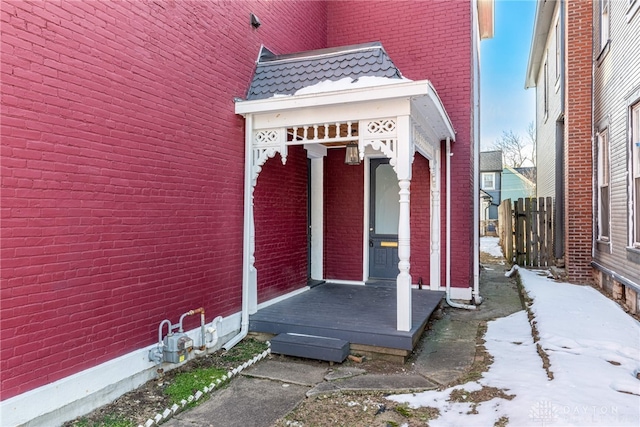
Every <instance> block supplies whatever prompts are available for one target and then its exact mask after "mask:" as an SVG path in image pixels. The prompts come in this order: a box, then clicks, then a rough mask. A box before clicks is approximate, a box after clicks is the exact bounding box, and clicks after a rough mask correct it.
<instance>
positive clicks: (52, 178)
mask: <svg viewBox="0 0 640 427" xmlns="http://www.w3.org/2000/svg"><path fill="white" fill-rule="evenodd" d="M250 12H254V13H256V14H257V15H258V16H259V17H260V19H261V20H262V21H263V26H262V27H261V28H260V30H259V31H256V30H255V29H253V28H252V27H251V25H250V23H249V13H250ZM326 18H327V9H326V3H324V2H314V1H310V2H304V1H299V2H298V1H297V2H262V1H246V2H232V3H225V5H224V7H220V4H219V2H214V1H210V2H205V1H201V2H169V1H167V2H154V1H121V2H98V1H82V2H80V1H66V0H65V1H61V2H25V1H12V2H5V1H3V2H2V4H1V15H0V20H1V22H0V24H1V27H0V32H1V36H2V37H1V39H2V68H1V71H0V72H1V84H2V88H1V92H2V128H1V132H2V134H1V135H2V147H1V150H2V152H1V155H2V165H1V177H0V178H1V181H2V195H1V197H2V200H1V206H2V207H1V211H0V215H1V220H2V231H1V233H2V235H1V238H2V254H1V255H2V272H1V275H2V277H1V280H2V289H1V291H0V292H1V295H0V297H1V298H2V307H1V309H0V316H1V317H2V326H1V328H2V331H1V332H2V349H1V350H0V359H1V362H0V372H1V375H2V388H1V390H0V391H1V393H2V398H3V399H7V398H9V397H12V396H15V395H17V394H20V393H24V392H26V391H28V390H30V389H33V388H35V387H38V386H42V385H44V384H47V383H51V382H53V381H56V380H58V379H61V378H64V377H66V376H69V375H71V374H74V373H76V372H79V371H82V370H84V369H87V368H89V367H91V366H95V365H97V364H100V363H102V362H105V361H108V360H111V359H113V358H115V357H117V356H120V355H123V354H126V353H129V352H131V351H133V350H135V349H139V348H141V347H143V346H146V345H149V344H152V343H153V342H155V341H156V337H157V326H158V323H159V322H160V321H161V320H162V319H165V318H167V319H171V320H172V321H176V320H177V319H178V317H179V316H180V314H181V313H183V312H185V311H187V310H189V309H193V308H197V307H199V306H204V307H205V308H206V310H207V321H210V320H211V319H212V318H213V317H214V316H216V315H229V314H231V313H234V312H236V311H238V310H239V308H240V294H241V282H242V277H241V271H242V218H243V177H244V172H243V169H244V167H243V159H244V120H243V119H242V118H241V117H239V116H236V115H235V114H234V106H233V98H234V97H244V95H245V93H246V90H247V87H248V84H249V82H250V79H251V76H252V73H253V70H254V66H255V59H256V56H257V54H258V51H259V49H260V45H261V44H265V45H268V46H269V47H270V48H272V49H274V50H276V51H278V52H296V51H302V50H309V49H317V48H323V47H325V46H326ZM267 169H268V168H267ZM268 174H269V172H268V170H267V171H266V174H265V177H266V176H267V175H268ZM265 181H268V179H265ZM258 210H259V209H258ZM278 232H282V230H278ZM266 233H267V234H268V231H267V232H266ZM296 233H298V231H297V230H296V231H292V233H291V234H289V233H287V231H286V230H285V231H284V236H285V237H284V238H285V239H289V238H291V239H296V238H298V237H295V236H297V234H296ZM258 253H259V254H260V252H258ZM274 286H276V292H280V291H284V289H280V288H278V286H281V285H280V284H275V285H274ZM192 320H193V319H191V318H187V320H186V324H185V327H187V328H192V327H195V326H196V323H197V322H196V321H195V320H193V321H192ZM194 322H195V323H194ZM34 342H38V345H37V346H36V347H34V344H33V343H34Z"/></svg>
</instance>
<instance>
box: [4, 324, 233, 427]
mask: <svg viewBox="0 0 640 427" xmlns="http://www.w3.org/2000/svg"><path fill="white" fill-rule="evenodd" d="M240 317H241V316H240V313H236V314H233V315H231V316H227V317H225V318H224V319H223V320H222V322H221V324H220V326H219V329H220V330H219V332H218V335H219V339H218V343H217V345H216V346H214V347H212V348H210V349H208V350H207V351H208V352H210V353H211V352H213V351H215V350H217V349H219V348H220V347H222V345H223V344H224V343H226V342H227V341H228V340H229V339H231V338H233V337H234V336H235V335H236V334H237V332H238V330H240ZM171 320H177V319H171ZM158 323H159V322H158ZM155 326H156V325H154V331H155ZM187 334H188V335H189V337H191V338H192V339H193V340H194V343H195V344H196V345H197V344H199V343H200V328H199V327H198V328H195V329H192V330H190V331H187ZM153 338H154V340H155V339H157V335H156V334H154V335H153ZM155 347H156V343H154V344H153V345H150V346H147V347H144V348H141V349H138V350H135V351H132V352H131V353H128V354H125V355H123V356H120V357H118V358H116V359H112V360H109V361H107V362H105V363H102V364H100V365H98V366H94V367H92V368H89V369H86V370H84V371H82V372H78V373H77V374H74V375H71V376H68V377H66V378H62V379H60V380H58V381H56V382H53V383H51V384H47V385H44V386H42V387H38V388H36V389H33V390H30V391H28V392H26V393H22V394H20V395H18V396H14V397H12V398H9V399H7V400H3V401H2V402H0V414H2V420H1V422H2V427H14V426H28V427H39V426H42V427H50V426H53V425H61V424H63V423H64V422H66V421H70V420H72V419H74V418H77V417H79V416H81V415H85V414H88V413H90V412H91V411H93V410H95V409H97V408H99V407H100V406H103V405H106V404H107V403H110V402H112V401H113V400H115V399H117V398H118V397H120V396H122V395H123V394H125V393H127V392H129V391H131V390H134V389H136V388H138V387H139V386H141V385H142V384H144V383H145V382H147V381H149V380H151V379H153V378H155V376H156V369H157V368H158V367H157V365H156V364H154V363H153V362H151V361H150V360H149V350H151V349H152V348H155ZM192 358H193V356H192V357H191V358H190V359H189V360H191V359H192ZM179 366H182V364H177V363H163V364H162V369H164V370H165V372H167V371H170V370H172V369H175V368H177V367H179Z"/></svg>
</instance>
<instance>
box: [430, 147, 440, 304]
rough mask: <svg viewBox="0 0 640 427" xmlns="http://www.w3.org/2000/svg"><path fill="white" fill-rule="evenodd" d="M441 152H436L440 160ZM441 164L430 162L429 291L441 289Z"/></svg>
mask: <svg viewBox="0 0 640 427" xmlns="http://www.w3.org/2000/svg"><path fill="white" fill-rule="evenodd" d="M439 156H440V150H437V151H436V157H437V158H438V159H439ZM439 165H440V163H439V160H429V169H430V170H431V228H430V230H429V234H430V235H431V256H430V259H429V277H430V281H429V289H431V290H434V291H437V290H439V289H440V166H439Z"/></svg>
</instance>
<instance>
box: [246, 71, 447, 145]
mask: <svg viewBox="0 0 640 427" xmlns="http://www.w3.org/2000/svg"><path fill="white" fill-rule="evenodd" d="M412 110H413V114H412ZM416 113H417V114H416ZM236 114H242V115H244V116H247V115H249V114H251V115H252V116H253V127H254V129H270V128H278V127H286V126H303V125H307V124H312V123H322V122H337V121H344V120H353V121H356V120H367V119H375V118H383V117H396V116H400V115H413V116H414V117H416V116H418V117H420V119H421V120H420V122H421V123H423V124H424V125H426V126H424V127H425V129H427V128H432V129H433V130H434V132H435V134H436V135H437V137H438V138H439V139H440V140H444V139H446V138H447V137H449V138H451V140H455V131H454V129H453V125H452V124H451V119H450V118H449V115H448V114H447V112H446V110H445V108H444V105H443V104H442V101H441V100H440V97H439V96H438V93H437V92H436V91H435V89H434V87H433V86H432V85H431V82H429V81H428V80H420V81H415V82H402V83H397V84H390V85H383V86H374V87H368V88H358V89H347V90H342V91H336V92H324V93H317V94H309V95H298V96H289V97H277V98H269V99H260V100H255V101H237V102H236Z"/></svg>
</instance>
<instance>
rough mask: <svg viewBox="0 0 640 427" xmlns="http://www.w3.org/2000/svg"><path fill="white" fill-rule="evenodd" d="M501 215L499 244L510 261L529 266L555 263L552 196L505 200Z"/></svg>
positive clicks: (500, 208)
mask: <svg viewBox="0 0 640 427" xmlns="http://www.w3.org/2000/svg"><path fill="white" fill-rule="evenodd" d="M498 215H499V222H498V224H499V225H498V235H499V237H500V246H501V247H502V252H503V253H504V256H505V258H506V259H507V261H509V262H513V263H516V264H518V265H522V266H527V267H547V266H551V265H553V264H554V262H555V258H554V256H553V232H554V227H553V202H552V199H551V197H546V198H545V197H540V198H527V199H518V200H515V201H513V203H512V202H511V199H506V200H503V201H502V203H501V204H500V206H499V208H498Z"/></svg>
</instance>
